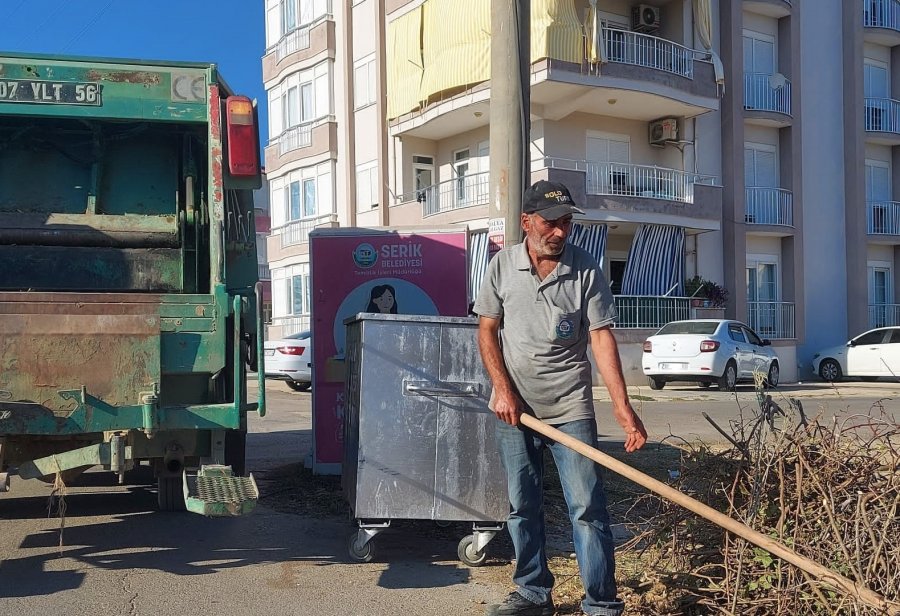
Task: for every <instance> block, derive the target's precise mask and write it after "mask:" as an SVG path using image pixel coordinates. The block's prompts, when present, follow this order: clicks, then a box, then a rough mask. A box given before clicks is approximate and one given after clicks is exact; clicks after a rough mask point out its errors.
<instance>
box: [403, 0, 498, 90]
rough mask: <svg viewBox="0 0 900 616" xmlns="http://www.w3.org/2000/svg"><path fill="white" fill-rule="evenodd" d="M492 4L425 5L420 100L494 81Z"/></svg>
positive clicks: (432, 1) (461, 0)
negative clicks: (492, 68)
mask: <svg viewBox="0 0 900 616" xmlns="http://www.w3.org/2000/svg"><path fill="white" fill-rule="evenodd" d="M490 7H491V3H490V2H484V0H428V1H427V2H425V4H423V5H422V20H423V24H422V60H423V62H424V69H425V73H424V76H423V79H422V90H421V92H420V100H430V99H432V98H433V97H434V95H436V94H438V93H440V92H444V91H446V90H454V89H457V88H461V87H463V86H468V85H472V84H476V83H481V82H482V81H487V80H488V79H490V77H491V11H490Z"/></svg>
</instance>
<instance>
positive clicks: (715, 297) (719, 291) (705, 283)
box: [684, 276, 728, 308]
mask: <svg viewBox="0 0 900 616" xmlns="http://www.w3.org/2000/svg"><path fill="white" fill-rule="evenodd" d="M684 290H685V294H686V295H687V296H688V297H690V298H691V306H693V307H695V308H724V307H725V304H727V303H728V290H727V289H726V288H725V287H723V286H721V285H720V284H719V283H717V282H715V281H712V280H706V279H704V278H702V277H700V276H694V277H693V278H689V279H688V280H686V281H685V283H684Z"/></svg>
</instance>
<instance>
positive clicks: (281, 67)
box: [262, 0, 337, 82]
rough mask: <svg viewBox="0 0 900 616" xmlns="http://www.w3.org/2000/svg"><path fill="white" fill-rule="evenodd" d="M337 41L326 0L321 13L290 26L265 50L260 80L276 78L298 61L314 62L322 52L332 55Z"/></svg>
mask: <svg viewBox="0 0 900 616" xmlns="http://www.w3.org/2000/svg"><path fill="white" fill-rule="evenodd" d="M336 41H337V38H336V32H335V22H334V18H333V17H332V13H331V0H327V3H326V9H325V13H324V14H323V15H319V16H318V17H316V18H315V19H313V20H312V21H308V22H307V23H304V24H301V25H299V26H297V27H296V28H294V29H292V30H291V31H290V32H288V33H286V34H284V35H283V36H282V37H281V38H280V39H278V42H277V43H275V44H274V45H272V46H271V47H269V48H268V49H267V50H266V53H265V55H264V56H263V61H262V64H263V81H264V82H269V81H271V80H273V79H278V78H280V76H281V75H283V74H284V71H285V70H296V69H297V68H298V67H297V65H298V64H302V63H304V62H306V61H313V60H314V59H316V58H318V57H319V56H320V55H321V54H322V53H323V52H325V53H327V54H328V55H329V56H330V57H332V58H333V57H334V54H335V50H336V49H337V44H336ZM304 68H305V67H304Z"/></svg>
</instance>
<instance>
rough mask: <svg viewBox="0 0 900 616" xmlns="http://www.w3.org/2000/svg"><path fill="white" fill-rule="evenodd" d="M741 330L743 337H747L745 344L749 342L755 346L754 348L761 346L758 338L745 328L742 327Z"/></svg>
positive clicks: (761, 342)
mask: <svg viewBox="0 0 900 616" xmlns="http://www.w3.org/2000/svg"><path fill="white" fill-rule="evenodd" d="M741 329H742V331H743V332H744V335H745V336H746V337H747V342H749V343H750V344H755V345H756V346H763V341H762V340H760V339H759V336H757V335H756V334H755V333H753V332H752V331H750V330H749V329H747V328H745V327H742V328H741Z"/></svg>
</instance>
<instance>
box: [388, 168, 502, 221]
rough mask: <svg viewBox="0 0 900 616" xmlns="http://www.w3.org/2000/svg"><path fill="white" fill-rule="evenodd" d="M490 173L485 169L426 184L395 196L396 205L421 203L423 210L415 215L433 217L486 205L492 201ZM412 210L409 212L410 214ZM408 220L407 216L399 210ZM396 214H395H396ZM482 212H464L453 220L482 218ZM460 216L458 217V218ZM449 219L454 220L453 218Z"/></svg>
mask: <svg viewBox="0 0 900 616" xmlns="http://www.w3.org/2000/svg"><path fill="white" fill-rule="evenodd" d="M489 178H490V173H489V172H487V171H482V172H480V173H471V174H466V175H464V176H461V177H457V178H453V179H452V180H446V181H444V182H440V183H438V184H432V185H431V186H426V187H425V188H422V189H420V190H417V191H413V192H411V193H407V194H404V195H400V196H399V197H397V198H396V199H395V201H396V205H403V204H407V205H408V204H411V203H413V202H415V203H417V204H418V205H419V206H420V207H421V209H420V210H417V211H416V212H415V213H414V214H413V215H414V217H415V216H421V217H422V218H430V217H432V216H437V215H439V214H448V213H451V212H455V211H456V210H463V209H467V208H473V207H477V206H484V205H487V203H488V196H489V191H488V185H489ZM408 214H411V212H407V215H408ZM398 215H399V216H401V217H403V218H404V220H405V218H407V216H404V214H403V213H398ZM392 216H393V214H392ZM480 216H481V214H480V213H479V214H478V215H475V214H471V215H466V214H464V218H463V219H459V220H458V219H454V220H453V222H460V220H470V219H472V218H478V217H480ZM457 218H458V217H457ZM447 222H450V221H449V220H448V221H447ZM404 224H414V219H413V221H412V222H404Z"/></svg>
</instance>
